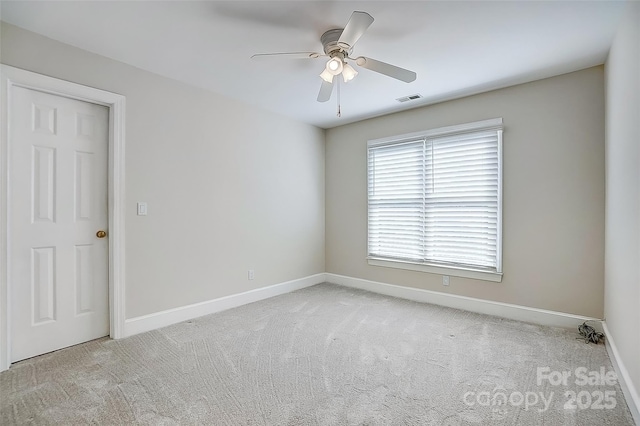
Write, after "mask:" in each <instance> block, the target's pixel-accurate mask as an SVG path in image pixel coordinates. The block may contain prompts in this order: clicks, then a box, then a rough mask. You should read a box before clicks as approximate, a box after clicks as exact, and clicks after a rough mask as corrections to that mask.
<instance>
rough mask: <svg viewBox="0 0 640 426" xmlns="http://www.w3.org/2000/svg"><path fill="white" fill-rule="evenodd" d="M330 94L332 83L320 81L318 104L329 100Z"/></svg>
mask: <svg viewBox="0 0 640 426" xmlns="http://www.w3.org/2000/svg"><path fill="white" fill-rule="evenodd" d="M331 92H333V83H327V82H326V81H324V80H322V86H320V93H318V102H327V101H328V100H329V99H331Z"/></svg>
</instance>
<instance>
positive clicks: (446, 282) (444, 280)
mask: <svg viewBox="0 0 640 426" xmlns="http://www.w3.org/2000/svg"><path fill="white" fill-rule="evenodd" d="M442 285H449V276H448V275H443V276H442Z"/></svg>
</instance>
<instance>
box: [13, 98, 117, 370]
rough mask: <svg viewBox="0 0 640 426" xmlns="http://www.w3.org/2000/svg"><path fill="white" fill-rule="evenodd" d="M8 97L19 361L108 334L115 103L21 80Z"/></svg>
mask: <svg viewBox="0 0 640 426" xmlns="http://www.w3.org/2000/svg"><path fill="white" fill-rule="evenodd" d="M10 104H11V105H10V119H9V134H10V137H9V206H8V207H9V223H10V235H9V261H10V272H9V273H10V277H9V279H10V289H11V362H15V361H19V360H21V359H25V358H29V357H32V356H35V355H39V354H43V353H46V352H50V351H53V350H56V349H60V348H64V347H67V346H71V345H74V344H77V343H81V342H85V341H88V340H92V339H95V338H98V337H102V336H106V335H108V334H109V306H108V303H109V288H108V264H107V262H108V238H107V237H103V238H99V237H98V236H97V232H98V231H101V230H102V231H105V232H108V230H107V224H108V216H107V161H108V157H107V152H108V123H109V121H108V120H109V111H108V109H107V108H106V107H104V106H100V105H96V104H92V103H88V102H82V101H77V100H73V99H69V98H65V97H61V96H56V95H51V94H46V93H43V92H39V91H35V90H30V89H25V88H19V87H16V88H14V90H13V91H12V96H11V99H10Z"/></svg>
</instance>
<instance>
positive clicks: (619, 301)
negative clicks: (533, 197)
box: [605, 2, 640, 408]
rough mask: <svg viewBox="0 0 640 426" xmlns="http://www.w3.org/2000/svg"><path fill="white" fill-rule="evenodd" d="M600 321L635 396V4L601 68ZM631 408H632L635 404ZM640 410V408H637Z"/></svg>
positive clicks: (639, 76) (639, 307) (638, 314)
mask: <svg viewBox="0 0 640 426" xmlns="http://www.w3.org/2000/svg"><path fill="white" fill-rule="evenodd" d="M606 70H607V75H606V91H607V101H606V104H607V133H606V134H607V145H606V147H607V148H606V149H607V155H606V157H607V165H606V169H607V174H606V182H607V201H606V231H607V232H606V242H605V253H606V254H605V318H606V321H607V327H608V328H609V332H610V333H611V337H612V338H613V340H614V342H615V344H616V346H617V348H618V351H619V353H620V358H621V360H622V362H623V363H624V365H625V366H626V368H627V369H628V371H629V375H630V378H631V381H632V384H633V386H634V387H635V389H636V398H638V392H640V4H639V3H635V2H630V3H629V6H628V10H627V12H626V14H625V18H624V20H623V22H622V24H621V25H620V28H619V30H618V33H617V35H616V37H615V39H614V42H613V45H612V47H611V51H610V52H609V58H608V59H607V63H606ZM636 403H637V402H636ZM637 408H640V407H637Z"/></svg>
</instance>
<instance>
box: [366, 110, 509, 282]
mask: <svg viewBox="0 0 640 426" xmlns="http://www.w3.org/2000/svg"><path fill="white" fill-rule="evenodd" d="M490 123H491V124H493V125H491V126H487V124H488V123H487V122H480V123H471V124H470V125H464V126H460V127H465V128H464V129H462V131H461V130H460V128H459V127H453V128H447V129H437V130H435V131H430V132H424V135H419V134H414V135H411V137H404V138H397V139H396V140H384V141H371V142H369V145H368V192H369V197H368V198H369V243H368V251H369V253H368V254H369V257H370V258H375V259H383V260H399V261H406V262H415V263H423V264H433V265H443V266H453V267H455V266H460V267H464V268H473V269H481V270H488V271H493V272H501V261H500V258H501V247H500V240H501V238H500V233H501V232H500V226H501V211H500V209H501V206H500V199H501V138H502V127H501V125H500V126H495V120H493V121H490ZM500 123H501V120H500ZM474 124H476V125H475V127H476V128H475V129H473V127H474ZM481 124H484V128H482V126H480V125H481ZM478 127H480V128H478ZM487 127H489V128H487ZM470 128H471V129H470Z"/></svg>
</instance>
